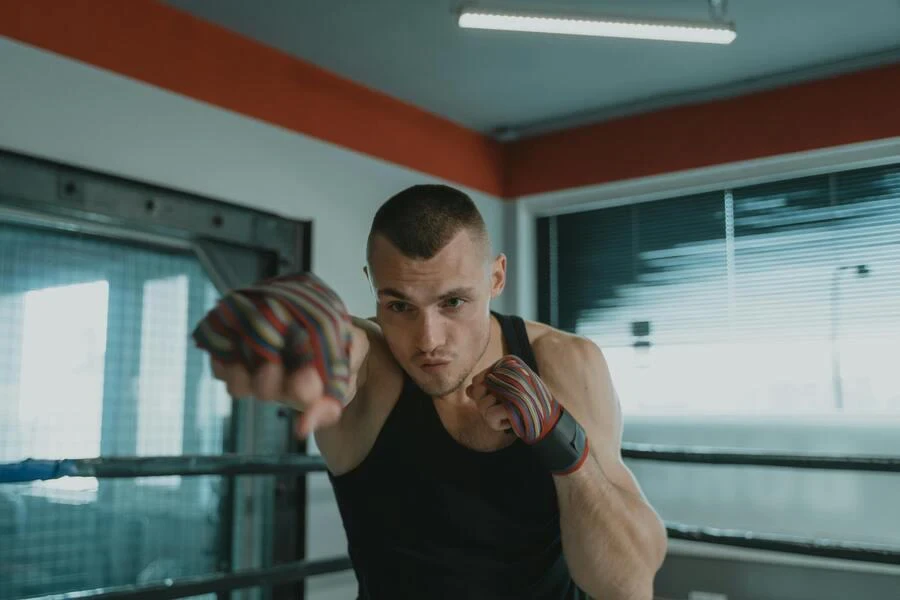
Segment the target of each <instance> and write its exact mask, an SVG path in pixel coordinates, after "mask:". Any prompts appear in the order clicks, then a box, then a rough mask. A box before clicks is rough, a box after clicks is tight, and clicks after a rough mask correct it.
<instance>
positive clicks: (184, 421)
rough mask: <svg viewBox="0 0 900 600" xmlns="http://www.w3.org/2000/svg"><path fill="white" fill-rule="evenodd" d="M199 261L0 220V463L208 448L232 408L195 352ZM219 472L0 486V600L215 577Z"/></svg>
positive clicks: (215, 450)
mask: <svg viewBox="0 0 900 600" xmlns="http://www.w3.org/2000/svg"><path fill="white" fill-rule="evenodd" d="M217 297H218V293H217V291H216V290H215V288H214V287H213V286H212V284H211V283H210V281H209V280H208V278H207V277H206V275H205V274H204V272H203V270H202V269H201V267H200V265H199V264H198V262H197V261H196V260H195V259H194V258H193V257H192V256H188V255H182V254H177V253H169V252H161V251H157V250H155V249H148V248H144V247H138V246H130V245H125V244H120V243H115V242H112V241H106V240H98V239H93V238H89V237H84V236H79V235H76V234H70V233H63V232H56V231H45V230H40V229H32V228H26V227H21V226H17V225H9V224H0V462H4V463H8V462H16V461H20V460H23V459H26V458H39V459H60V458H90V457H96V456H112V455H115V456H135V455H137V456H149V455H179V454H219V453H221V452H222V451H223V447H224V444H225V437H224V436H225V433H226V431H227V429H228V422H229V419H230V415H231V400H230V398H229V397H228V396H227V394H226V392H225V390H224V387H223V386H221V385H217V384H216V382H215V381H214V380H213V379H212V376H211V373H210V372H209V367H208V363H207V361H206V360H205V358H204V356H203V355H202V354H201V353H200V352H198V351H197V350H196V349H195V348H194V347H193V345H192V343H191V342H190V329H191V326H192V323H194V322H196V321H197V320H199V319H200V318H201V317H202V315H203V314H205V313H206V311H207V310H209V308H210V307H211V306H212V305H213V303H214V302H215V301H216V299H217ZM225 491H226V488H225V480H224V479H223V478H220V477H192V478H180V477H163V478H142V479H100V480H97V479H93V478H64V479H57V480H51V481H46V482H35V483H27V484H4V485H0V599H7V598H21V597H26V596H33V595H42V594H51V593H60V592H67V591H73V590H80V589H88V588H97V587H106V586H113V585H123V584H133V583H151V582H155V581H160V580H163V579H165V578H169V577H182V576H190V575H199V574H204V573H210V572H214V571H216V570H218V567H219V566H220V560H221V558H222V557H223V556H224V555H226V554H227V552H226V551H225V550H224V549H223V543H224V541H225V540H226V538H227V536H226V535H224V533H225V532H224V531H223V528H224V527H225V526H227V524H226V525H225V526H223V524H222V523H221V522H220V514H222V512H223V502H224V494H225Z"/></svg>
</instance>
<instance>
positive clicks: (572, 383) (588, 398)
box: [542, 338, 643, 496]
mask: <svg viewBox="0 0 900 600" xmlns="http://www.w3.org/2000/svg"><path fill="white" fill-rule="evenodd" d="M568 345H569V348H567V349H566V350H564V351H559V349H557V352H555V353H554V354H555V358H551V359H550V360H548V361H547V362H548V365H547V366H548V368H547V369H546V370H547V373H548V378H545V382H546V383H547V385H548V387H549V388H550V390H551V391H552V392H553V393H554V396H555V397H556V399H557V400H558V401H559V402H560V404H562V405H563V407H564V408H565V409H566V410H567V411H569V412H570V413H571V414H572V416H573V417H574V418H575V420H576V421H578V422H579V423H580V424H581V426H582V428H583V429H584V431H585V435H586V437H587V439H588V442H589V444H590V448H591V456H592V457H593V458H594V459H595V460H596V461H597V463H598V464H599V466H600V468H601V469H602V470H603V473H604V474H605V475H606V477H607V478H608V479H609V480H610V481H611V482H612V483H614V484H615V485H617V486H619V487H620V488H623V489H625V490H628V491H630V492H632V493H634V494H637V495H640V496H642V495H643V494H642V492H641V489H640V486H639V485H638V483H637V480H636V479H635V477H634V475H633V474H632V473H631V470H630V469H629V468H628V467H627V465H625V463H624V461H623V460H622V432H623V417H622V407H621V404H620V402H619V396H618V393H617V392H616V389H615V385H614V384H613V380H612V375H611V373H610V370H609V365H608V364H607V362H606V359H605V357H604V356H603V352H602V351H601V350H600V348H599V347H598V346H597V345H595V344H594V343H593V342H591V341H589V340H586V339H583V338H574V339H572V340H569V341H568ZM548 358H549V357H548ZM543 370H544V368H543V367H542V372H543ZM548 379H549V380H548Z"/></svg>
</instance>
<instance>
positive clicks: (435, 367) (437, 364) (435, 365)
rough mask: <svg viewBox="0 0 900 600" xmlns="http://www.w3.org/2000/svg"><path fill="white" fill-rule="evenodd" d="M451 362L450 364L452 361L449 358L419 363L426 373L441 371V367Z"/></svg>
mask: <svg viewBox="0 0 900 600" xmlns="http://www.w3.org/2000/svg"><path fill="white" fill-rule="evenodd" d="M449 364H450V361H448V360H444V361H432V362H424V363H421V364H419V368H420V369H422V370H423V371H425V372H426V373H436V372H437V371H440V370H441V369H443V368H445V367H446V366H447V365H449Z"/></svg>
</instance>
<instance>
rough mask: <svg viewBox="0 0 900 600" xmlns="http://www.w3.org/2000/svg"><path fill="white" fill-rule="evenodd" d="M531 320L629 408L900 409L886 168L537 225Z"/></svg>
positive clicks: (899, 202) (898, 322) (895, 262)
mask: <svg viewBox="0 0 900 600" xmlns="http://www.w3.org/2000/svg"><path fill="white" fill-rule="evenodd" d="M537 225H538V234H539V242H538V245H539V256H538V265H539V272H538V275H539V311H540V313H541V314H540V316H541V318H542V319H544V320H547V321H549V322H552V323H553V324H555V325H557V326H559V327H561V328H563V329H566V330H569V331H573V332H576V333H579V334H582V335H585V336H587V337H589V338H591V339H592V340H594V341H595V342H596V343H597V344H598V345H599V346H600V347H601V348H603V350H604V353H605V355H606V357H607V359H608V361H609V363H610V368H611V370H612V373H613V377H614V380H615V383H616V385H617V387H618V389H619V392H620V396H621V398H622V402H623V407H624V410H625V411H626V412H628V413H631V414H651V415H656V414H658V415H662V414H678V415H684V414H702V415H711V414H816V415H822V414H838V413H853V414H861V415H879V414H886V413H891V414H898V413H900V370H898V369H896V367H895V366H893V364H894V363H895V362H896V356H898V355H900V302H898V300H897V299H898V298H900V166H897V165H895V166H888V167H878V168H869V169H860V170H853V171H844V172H839V173H833V174H829V175H822V176H816V177H805V178H800V179H793V180H787V181H779V182H774V183H767V184H764V185H756V186H748V187H741V188H735V189H722V190H718V191H714V192H710V193H705V194H698V195H692V196H683V197H677V198H671V199H664V200H656V201H652V202H645V203H639V204H632V205H628V206H617V207H612V208H605V209H599V210H592V211H586V212H581V213H574V214H566V215H558V216H551V217H542V218H540V219H539V220H538V224H537Z"/></svg>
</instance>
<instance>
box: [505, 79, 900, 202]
mask: <svg viewBox="0 0 900 600" xmlns="http://www.w3.org/2000/svg"><path fill="white" fill-rule="evenodd" d="M893 136H900V64H895V65H892V66H888V67H882V68H878V69H873V70H869V71H862V72H858V73H853V74H849V75H843V76H840V77H835V78H831V79H826V80H820V81H815V82H809V83H802V84H797V85H793V86H790V87H785V88H780V89H775V90H769V91H764V92H758V93H753V94H749V95H746V96H742V97H738V98H732V99H726V100H719V101H714V102H708V103H704V104H698V105H692V106H682V107H677V108H671V109H665V110H661V111H658V112H653V113H648V114H644V115H637V116H632V117H626V118H622V119H618V120H615V121H609V122H604V123H598V124H595V125H589V126H585V127H579V128H575V129H571V130H567V131H560V132H554V133H550V134H547V135H542V136H538V137H535V138H528V139H523V140H520V141H519V142H517V143H516V144H514V145H512V146H511V147H510V148H508V150H507V156H506V161H507V162H506V168H507V187H506V194H507V196H510V197H517V196H525V195H529V194H538V193H543V192H551V191H555V190H561V189H565V188H576V187H581V186H587V185H594V184H600V183H607V182H610V181H615V180H623V179H631V178H635V177H646V176H649V175H659V174H662V173H670V172H674V171H681V170H686V169H694V168H698V167H707V166H711V165H718V164H724V163H733V162H738V161H744V160H750V159H755V158H763V157H767V156H776V155H781V154H788V153H792V152H802V151H807V150H815V149H819V148H828V147H833V146H840V145H844V144H852V143H857V142H864V141H869V140H877V139H883V138H889V137H893Z"/></svg>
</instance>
